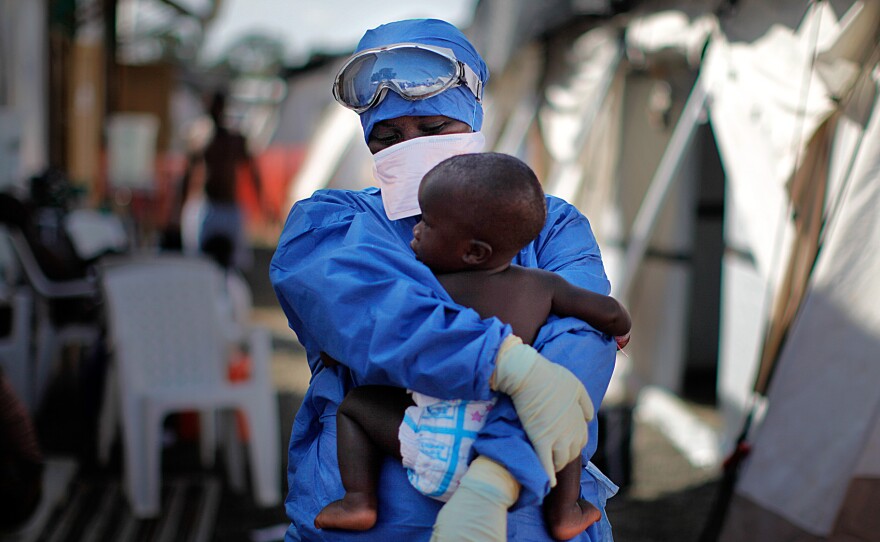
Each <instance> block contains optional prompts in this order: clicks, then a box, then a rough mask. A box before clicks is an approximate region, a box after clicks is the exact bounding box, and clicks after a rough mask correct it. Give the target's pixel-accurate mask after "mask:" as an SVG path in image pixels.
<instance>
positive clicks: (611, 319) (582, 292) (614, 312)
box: [545, 272, 632, 337]
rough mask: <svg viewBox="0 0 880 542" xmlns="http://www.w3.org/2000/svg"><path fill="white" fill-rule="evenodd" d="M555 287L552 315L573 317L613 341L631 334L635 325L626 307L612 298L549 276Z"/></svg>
mask: <svg viewBox="0 0 880 542" xmlns="http://www.w3.org/2000/svg"><path fill="white" fill-rule="evenodd" d="M545 277H546V280H548V281H549V282H550V284H551V286H552V292H553V302H552V306H551V308H550V311H551V312H552V313H553V314H556V315H558V316H572V317H574V318H578V319H580V320H583V321H584V322H586V323H588V324H590V325H591V326H593V327H594V328H596V329H597V330H599V331H601V332H602V333H605V334H607V335H611V336H614V337H622V336H625V335H626V334H627V333H629V330H630V327H631V326H632V321H631V320H630V316H629V312H627V310H626V309H625V308H624V306H623V305H622V304H621V303H620V302H619V301H617V300H616V299H614V298H613V297H611V296H607V295H602V294H598V293H596V292H592V291H590V290H586V289H584V288H580V287H578V286H575V285H574V284H571V283H570V282H568V281H567V280H565V279H564V278H562V277H561V276H560V275H557V274H556V273H549V272H546V274H545Z"/></svg>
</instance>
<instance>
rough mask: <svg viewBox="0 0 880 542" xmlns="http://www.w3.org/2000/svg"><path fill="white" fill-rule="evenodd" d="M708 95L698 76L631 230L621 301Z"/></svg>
mask: <svg viewBox="0 0 880 542" xmlns="http://www.w3.org/2000/svg"><path fill="white" fill-rule="evenodd" d="M707 97H708V91H707V89H706V85H705V84H703V83H702V81H701V77H697V80H696V82H695V83H694V87H693V89H692V90H691V94H690V96H688V99H687V102H686V103H685V105H684V109H683V110H682V112H681V116H680V117H679V119H678V122H677V123H676V125H675V130H674V131H673V132H672V137H671V138H670V140H669V145H667V146H666V150H665V151H664V152H663V157H662V158H661V159H660V164H659V165H658V166H657V171H656V172H655V173H654V178H653V179H651V184H650V186H649V187H648V192H647V193H646V194H645V198H644V199H643V200H642V205H641V206H640V207H639V211H638V213H637V214H636V218H635V220H634V221H633V225H632V229H631V230H630V236H629V244H628V246H627V249H626V256H625V258H624V266H623V277H622V278H621V280H620V282H619V283H618V285H619V286H618V288H617V290H616V291H615V296H616V297H617V298H618V299H620V300H621V302H623V303H627V301H628V300H629V296H630V293H631V291H632V285H633V282H634V281H635V277H636V274H637V272H638V269H639V267H640V265H641V263H642V260H643V259H644V257H645V251H646V250H647V248H648V243H649V242H650V241H651V234H652V233H653V232H654V228H655V226H656V224H657V220H658V218H659V217H660V211H661V210H662V209H663V204H664V202H665V201H666V197H667V196H668V195H669V191H670V190H669V189H670V188H671V187H672V185H673V183H674V181H675V180H676V176H675V174H676V173H677V171H678V167H679V166H680V165H681V162H682V159H683V158H684V156H685V153H686V152H687V150H688V147H689V145H690V142H691V139H692V138H693V135H694V132H695V131H696V127H697V125H698V124H699V122H700V118H701V117H702V115H703V111H704V109H705V105H706V100H707Z"/></svg>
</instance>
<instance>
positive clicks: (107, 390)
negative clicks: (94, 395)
mask: <svg viewBox="0 0 880 542" xmlns="http://www.w3.org/2000/svg"><path fill="white" fill-rule="evenodd" d="M116 372H117V371H116V363H115V362H114V361H111V362H110V363H109V364H108V365H107V374H106V376H105V379H104V399H103V401H101V412H100V413H99V418H98V461H99V462H100V463H101V465H106V464H107V463H108V462H109V461H110V450H111V449H112V448H113V440H114V439H115V438H116V430H117V424H118V423H119V419H118V417H117V413H118V411H119V389H118V387H117V386H118V385H119V384H118V382H117V378H118V376H117V374H116Z"/></svg>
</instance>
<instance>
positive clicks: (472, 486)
mask: <svg viewBox="0 0 880 542" xmlns="http://www.w3.org/2000/svg"><path fill="white" fill-rule="evenodd" d="M519 490H520V485H519V482H517V481H516V479H515V478H514V477H513V476H512V475H511V474H510V473H509V472H507V469H505V468H504V467H503V466H501V465H500V464H498V463H496V462H494V461H492V460H491V459H489V458H487V457H484V456H478V457H477V458H476V459H474V460H473V461H472V462H471V464H470V466H469V467H468V470H467V472H465V473H464V476H462V477H461V485H459V486H458V488H457V489H456V490H455V493H453V494H452V498H450V499H449V501H448V502H447V503H446V504H445V505H443V508H441V509H440V513H439V514H438V515H437V521H436V522H435V523H434V532H433V533H432V535H431V542H460V541H466V542H495V541H497V542H504V541H506V540H507V509H508V508H510V507H511V506H513V503H514V502H516V499H517V498H518V497H519Z"/></svg>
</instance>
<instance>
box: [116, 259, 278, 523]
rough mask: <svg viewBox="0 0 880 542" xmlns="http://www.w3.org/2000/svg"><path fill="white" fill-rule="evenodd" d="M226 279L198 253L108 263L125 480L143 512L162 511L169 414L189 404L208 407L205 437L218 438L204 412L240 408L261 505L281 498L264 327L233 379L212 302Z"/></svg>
mask: <svg viewBox="0 0 880 542" xmlns="http://www.w3.org/2000/svg"><path fill="white" fill-rule="evenodd" d="M222 281H223V273H222V270H221V269H220V268H219V267H218V266H217V265H216V264H214V262H212V261H209V260H207V259H202V258H194V257H184V256H155V257H150V258H134V259H131V260H130V261H128V262H116V263H113V264H110V265H107V266H105V267H104V268H103V269H102V273H101V284H102V287H103V291H104V297H105V303H106V310H107V322H108V331H109V339H110V345H111V352H112V355H113V357H114V361H115V364H116V366H117V369H116V377H115V380H116V382H117V383H118V384H117V386H118V398H119V402H120V403H121V411H122V427H123V449H124V469H125V490H126V494H127V496H128V498H129V501H130V503H131V506H132V510H133V512H134V514H135V515H136V516H138V517H153V516H155V515H157V514H158V513H159V509H160V502H159V501H160V486H161V455H162V454H161V450H162V442H161V440H162V439H161V434H162V422H163V419H164V418H165V416H167V415H168V414H170V413H172V412H180V411H187V410H196V411H199V412H200V413H203V419H202V424H200V425H202V426H203V427H202V431H203V437H204V435H205V434H208V435H210V436H209V438H207V439H206V438H203V439H202V443H203V445H208V446H213V440H214V436H213V423H212V422H213V416H212V415H208V414H210V413H214V412H217V411H219V410H222V409H236V410H238V411H239V412H241V413H243V414H244V416H245V417H246V420H247V423H248V426H249V428H250V434H251V440H250V442H249V443H248V449H249V458H250V467H251V470H250V472H251V481H252V484H253V493H254V498H255V500H256V502H257V504H258V505H260V506H273V505H276V504H278V503H279V502H280V481H281V480H280V475H281V470H280V464H279V434H278V433H279V431H278V411H277V405H276V403H275V400H274V398H275V393H274V390H273V388H272V384H271V380H270V376H269V354H270V353H269V348H267V346H268V341H267V340H266V339H267V336H266V335H265V334H264V333H262V334H261V333H260V332H259V331H257V332H255V333H254V334H252V335H251V340H252V342H251V348H250V355H251V358H252V371H251V375H250V379H249V380H247V381H244V382H236V383H230V382H228V380H227V373H226V371H227V363H228V358H229V353H230V348H229V344H228V339H227V338H226V331H227V329H228V328H226V324H224V322H223V321H222V316H221V314H220V312H219V311H218V310H217V303H216V299H217V298H218V296H221V295H223V293H222ZM205 415H207V416H205ZM205 418H207V419H205ZM202 452H203V457H204V455H205V452H206V450H205V449H204V448H203V450H202ZM209 453H211V454H212V453H213V449H211V450H209Z"/></svg>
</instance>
